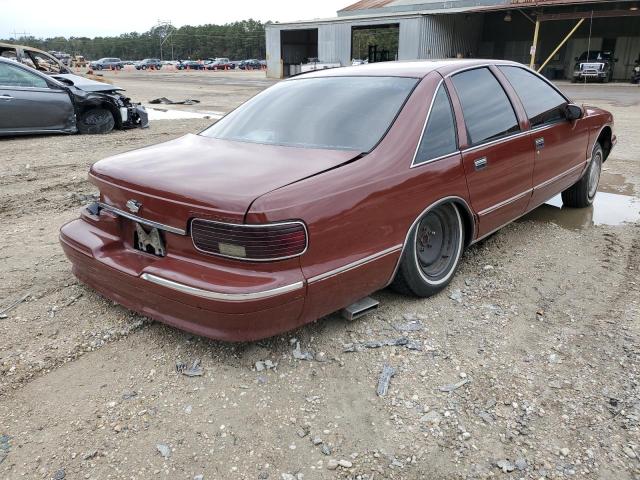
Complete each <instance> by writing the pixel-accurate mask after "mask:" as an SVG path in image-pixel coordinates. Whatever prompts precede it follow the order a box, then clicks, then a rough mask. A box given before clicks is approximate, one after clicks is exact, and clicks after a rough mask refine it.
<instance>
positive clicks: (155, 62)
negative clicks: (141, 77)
mask: <svg viewBox="0 0 640 480" xmlns="http://www.w3.org/2000/svg"><path fill="white" fill-rule="evenodd" d="M135 66H136V70H147V69H149V70H160V69H161V68H162V62H161V61H160V59H159V58H145V59H144V60H140V61H139V62H137V63H136V65H135Z"/></svg>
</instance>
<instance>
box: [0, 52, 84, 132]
mask: <svg viewBox="0 0 640 480" xmlns="http://www.w3.org/2000/svg"><path fill="white" fill-rule="evenodd" d="M0 112H2V114H1V115H0V133H4V134H8V133H27V132H39V131H61V130H64V131H75V115H74V108H73V103H72V102H71V99H70V98H69V94H68V93H67V92H66V90H64V89H62V87H60V88H53V87H50V82H48V81H47V78H46V77H45V76H44V75H39V74H38V73H36V72H33V71H29V70H27V68H25V67H22V66H21V65H19V64H17V63H16V64H14V63H11V62H0Z"/></svg>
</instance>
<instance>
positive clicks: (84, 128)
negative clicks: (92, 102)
mask: <svg viewBox="0 0 640 480" xmlns="http://www.w3.org/2000/svg"><path fill="white" fill-rule="evenodd" d="M115 123H116V122H115V120H114V118H113V114H112V113H111V112H110V111H109V110H107V109H106V108H100V107H96V108H90V109H88V110H85V111H84V112H82V113H81V114H80V120H79V121H78V130H79V131H80V133H88V134H96V133H109V132H110V131H111V130H113V127H114V126H115Z"/></svg>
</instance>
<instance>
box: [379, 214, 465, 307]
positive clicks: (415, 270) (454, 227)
mask: <svg viewBox="0 0 640 480" xmlns="http://www.w3.org/2000/svg"><path fill="white" fill-rule="evenodd" d="M463 250H464V223H463V221H462V216H461V215H460V211H459V209H458V208H457V207H456V206H455V205H454V204H453V203H446V204H444V205H439V206H437V207H435V208H433V209H431V210H429V211H428V212H427V213H425V214H424V215H423V216H422V218H420V220H419V221H418V222H417V223H416V225H415V226H414V227H413V228H412V230H411V232H410V234H409V237H408V239H407V243H406V245H405V248H404V250H403V253H402V258H401V259H400V266H399V267H398V272H397V273H396V276H395V278H394V279H393V282H391V288H392V289H394V290H395V291H397V292H399V293H403V294H406V295H414V296H417V297H430V296H432V295H435V294H436V293H438V292H439V291H441V290H442V289H444V288H445V287H446V286H447V285H448V284H449V282H450V281H451V278H453V274H454V273H455V271H456V269H457V268H458V264H459V263H460V257H461V256H462V252H463Z"/></svg>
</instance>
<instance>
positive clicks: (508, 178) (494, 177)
mask: <svg viewBox="0 0 640 480" xmlns="http://www.w3.org/2000/svg"><path fill="white" fill-rule="evenodd" d="M450 83H451V85H452V86H453V91H454V92H455V95H452V97H454V102H456V103H458V111H459V112H460V113H461V115H462V117H463V121H462V122H459V123H461V124H462V125H463V126H464V128H463V131H462V132H460V133H459V135H460V138H461V141H460V144H461V147H462V162H463V165H464V171H465V175H466V178H467V185H468V188H469V196H470V199H471V205H472V207H473V209H474V211H475V212H476V213H477V215H478V232H477V235H478V237H482V236H485V235H488V234H489V233H491V232H493V231H495V230H497V229H498V228H500V227H501V226H503V225H505V224H506V223H508V222H510V221H512V220H514V219H516V218H518V217H519V216H521V215H522V214H523V213H524V211H525V208H526V206H527V205H528V203H529V198H530V196H531V190H532V173H533V162H534V159H533V157H534V148H533V144H532V142H531V139H530V134H529V132H527V131H526V129H525V124H524V119H523V118H519V117H518V115H517V114H516V109H515V108H514V104H513V103H512V100H511V99H510V97H509V96H508V95H507V92H506V91H505V89H504V87H503V86H502V84H501V83H500V82H499V81H498V79H497V78H496V76H495V75H494V73H493V72H492V70H491V69H490V68H489V67H479V68H474V69H469V70H464V71H462V72H459V73H456V74H454V75H452V76H451V78H450ZM518 107H519V108H521V107H520V106H519V105H518ZM463 135H464V137H463Z"/></svg>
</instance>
